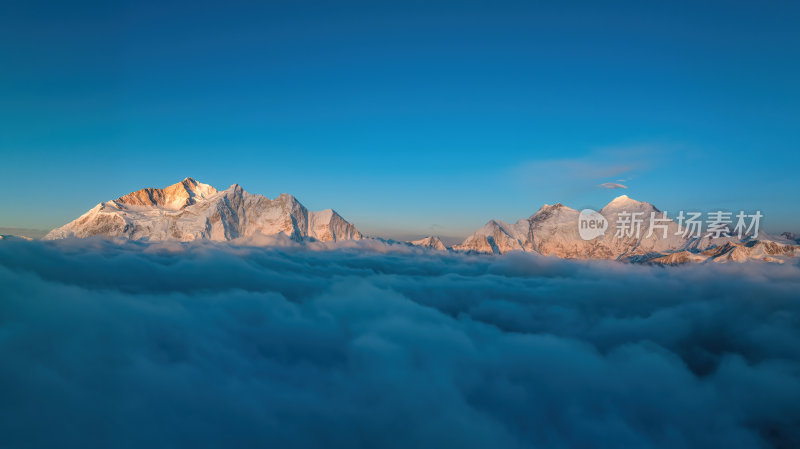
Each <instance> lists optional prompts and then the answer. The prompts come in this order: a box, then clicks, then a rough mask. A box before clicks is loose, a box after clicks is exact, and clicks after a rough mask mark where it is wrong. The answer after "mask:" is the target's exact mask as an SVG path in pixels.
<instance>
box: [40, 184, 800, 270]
mask: <svg viewBox="0 0 800 449" xmlns="http://www.w3.org/2000/svg"><path fill="white" fill-rule="evenodd" d="M627 213H641V215H640V216H641V217H645V219H644V220H643V221H642V223H641V229H640V231H639V233H638V235H627V236H618V235H616V233H615V232H614V228H613V226H612V227H611V228H610V229H608V230H607V231H606V232H605V233H604V234H603V235H599V236H597V237H596V238H592V239H588V240H585V239H584V238H582V237H581V235H580V233H579V229H578V223H579V218H580V215H581V212H579V211H577V210H575V209H572V208H570V207H567V206H565V205H563V204H560V203H559V204H555V205H547V204H546V205H544V206H542V207H541V208H540V209H539V210H538V211H537V212H536V213H534V214H533V215H531V216H530V217H528V218H523V219H520V220H519V221H517V222H516V223H505V222H503V221H499V220H490V221H489V222H488V223H486V225H484V226H483V227H482V228H480V229H478V230H477V231H475V232H474V233H473V234H472V235H470V236H469V237H467V238H466V239H465V240H464V241H463V242H462V243H461V244H458V245H454V246H452V247H448V246H446V245H445V244H444V243H443V242H442V240H441V239H439V238H438V237H436V236H429V237H426V238H424V239H420V240H415V241H411V242H406V243H407V244H409V245H414V246H418V247H422V248H426V249H430V250H437V251H456V252H467V253H482V254H506V253H508V252H512V251H521V252H535V253H540V254H543V255H553V256H557V257H561V258H570V259H610V260H622V261H628V262H640V263H659V264H682V263H687V262H703V261H707V260H713V261H715V262H727V261H739V262H741V261H745V260H754V259H755V260H763V261H768V262H783V261H785V260H786V259H788V258H791V257H794V256H796V255H800V245H798V242H797V240H796V238H792V237H796V236H793V235H791V234H784V235H782V236H772V235H768V234H766V233H764V232H760V233H759V235H758V238H753V237H752V236H746V237H745V238H743V239H739V238H736V237H717V238H712V237H708V236H703V237H699V238H693V237H688V236H684V235H683V234H682V233H681V232H679V229H680V228H679V225H678V223H676V222H675V221H673V220H672V219H665V220H663V221H662V222H660V224H661V226H660V227H658V229H653V231H654V232H650V221H649V219H648V218H649V217H650V216H651V213H652V214H656V215H657V216H659V217H661V211H659V210H658V209H657V208H656V207H655V206H653V205H652V204H650V203H646V202H642V201H637V200H634V199H632V198H629V197H628V196H626V195H622V196H619V197H617V198H615V199H614V200H613V201H611V202H610V203H609V204H607V205H606V206H605V207H603V208H602V209H601V210H600V211H599V212H597V213H595V214H597V216H598V217H602V218H603V219H605V220H606V221H607V223H611V224H613V223H617V221H618V220H619V219H620V216H621V214H627ZM654 228H655V227H654ZM259 235H284V236H287V237H289V238H291V239H294V240H297V241H322V242H336V241H342V240H360V239H363V238H364V236H363V235H362V234H361V232H359V231H358V230H357V229H356V227H355V226H354V225H352V224H351V223H349V222H347V221H346V220H345V219H344V218H342V217H341V216H340V215H339V214H338V213H336V212H335V211H334V210H332V209H326V210H323V211H319V212H311V211H309V210H308V209H306V208H305V206H303V205H302V204H301V203H300V202H299V201H298V200H297V199H296V198H295V197H293V196H291V195H288V194H285V193H283V194H281V195H280V196H278V197H277V198H275V199H269V198H267V197H265V196H263V195H256V194H251V193H248V192H246V191H245V190H243V189H242V188H241V187H240V186H239V185H238V184H234V185H232V186H230V187H229V188H228V189H226V190H221V191H218V190H217V189H215V188H214V187H212V186H210V185H208V184H203V183H200V182H198V181H196V180H194V179H192V178H186V179H184V180H183V181H181V182H179V183H176V184H174V185H171V186H169V187H166V188H163V189H158V188H145V189H141V190H137V191H135V192H132V193H129V194H127V195H124V196H122V197H120V198H117V199H116V200H112V201H106V202H102V203H100V204H98V205H97V206H95V207H93V208H92V209H91V210H89V211H88V212H86V213H85V214H83V215H81V216H80V217H78V218H77V219H76V220H74V221H72V222H70V223H68V224H66V225H64V226H62V227H59V228H56V229H54V230H52V231H50V232H49V233H48V234H47V235H46V236H45V239H47V240H54V239H63V238H85V237H91V236H102V237H111V238H126V239H132V240H144V241H169V240H173V241H183V242H186V241H193V240H213V241H230V240H236V239H241V238H248V237H253V236H259Z"/></svg>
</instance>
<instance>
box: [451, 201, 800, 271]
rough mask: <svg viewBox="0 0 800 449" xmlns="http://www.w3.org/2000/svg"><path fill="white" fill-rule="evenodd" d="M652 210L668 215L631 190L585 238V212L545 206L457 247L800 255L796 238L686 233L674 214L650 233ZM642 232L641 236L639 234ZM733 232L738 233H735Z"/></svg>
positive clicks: (672, 259)
mask: <svg viewBox="0 0 800 449" xmlns="http://www.w3.org/2000/svg"><path fill="white" fill-rule="evenodd" d="M622 213H626V214H630V213H640V214H641V215H638V216H639V217H642V222H641V227H640V229H639V232H638V233H636V234H634V235H630V236H622V237H620V236H617V235H616V232H615V231H616V229H615V224H616V223H617V222H618V221H620V214H622ZM651 213H655V214H656V215H655V217H657V218H662V214H661V211H659V210H658V209H657V208H656V207H654V206H653V205H652V204H650V203H646V202H642V201H636V200H634V199H631V198H629V197H628V196H627V195H622V196H619V197H617V198H615V199H614V200H613V201H611V202H610V203H609V204H607V205H606V206H605V207H604V208H602V209H601V210H600V212H599V215H601V216H602V217H604V218H605V219H606V220H607V222H608V223H609V229H607V230H606V232H605V234H603V235H601V236H598V237H597V238H594V239H590V240H584V239H583V238H581V236H580V233H579V230H578V223H579V216H580V212H579V211H577V210H575V209H572V208H570V207H567V206H564V205H563V204H560V203H559V204H556V205H553V206H551V205H544V206H543V207H542V208H541V209H539V211H537V212H536V213H535V214H533V215H531V216H530V217H529V218H524V219H521V220H519V221H517V222H516V223H513V224H510V223H504V222H502V221H497V220H491V221H490V222H489V223H487V224H486V225H485V226H484V227H482V228H481V229H479V230H477V231H476V232H475V233H473V234H472V235H470V236H469V237H467V239H466V240H464V242H463V243H461V244H460V245H455V246H454V247H453V249H454V250H457V251H469V252H476V253H493V254H505V253H508V252H510V251H523V252H537V253H540V254H543V255H555V256H558V257H561V258H568V259H612V260H624V261H629V262H653V263H661V264H670V265H673V264H680V263H686V262H703V261H706V260H713V261H715V262H728V261H736V262H743V261H746V260H763V261H767V262H779V263H780V262H783V261H785V260H786V259H787V258H790V257H794V256H795V255H800V246H798V245H797V242H796V241H792V240H789V239H788V238H785V237H777V236H772V235H769V234H767V233H765V232H763V231H761V232H759V235H758V238H757V239H754V238H752V236H744V238H742V239H739V238H738V237H733V236H731V237H717V238H714V237H709V236H706V235H704V234H703V235H702V236H701V237H699V238H698V237H693V236H684V233H683V232H680V231H679V229H680V227H679V225H678V223H676V222H675V221H673V220H672V219H669V220H666V221H664V222H660V223H657V224H658V225H661V226H664V227H666V234H665V233H664V230H663V229H661V228H657V229H656V228H654V229H653V232H652V233H651V232H650V225H651V223H650V217H651ZM637 234H638V235H637ZM730 234H731V235H733V233H732V232H731V233H730Z"/></svg>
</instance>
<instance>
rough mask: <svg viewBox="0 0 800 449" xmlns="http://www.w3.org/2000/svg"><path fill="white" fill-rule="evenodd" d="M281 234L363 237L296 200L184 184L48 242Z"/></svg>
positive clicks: (108, 205)
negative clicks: (272, 198)
mask: <svg viewBox="0 0 800 449" xmlns="http://www.w3.org/2000/svg"><path fill="white" fill-rule="evenodd" d="M259 234H263V235H275V234H283V235H286V236H288V237H290V238H292V239H294V240H304V239H312V240H318V241H323V242H328V241H338V240H358V239H361V238H362V235H361V233H360V232H358V230H357V229H356V228H355V226H353V225H352V224H350V223H348V222H347V221H345V220H344V219H343V218H342V217H341V216H340V215H339V214H337V213H336V212H335V211H333V210H332V209H326V210H323V211H319V212H310V211H309V210H308V209H306V208H305V206H303V205H302V204H300V202H299V201H297V199H296V198H295V197H293V196H291V195H288V194H285V193H284V194H281V195H280V196H278V197H277V198H275V199H274V200H271V199H269V198H267V197H265V196H263V195H254V194H252V193H248V192H246V191H245V190H244V189H242V187H241V186H239V185H238V184H234V185H232V186H230V187H228V188H227V189H226V190H221V191H217V189H215V188H214V187H212V186H210V185H208V184H203V183H200V182H197V181H195V180H194V179H192V178H186V179H184V180H183V181H181V182H179V183H177V184H174V185H171V186H169V187H167V188H164V189H155V188H147V189H141V190H138V191H136V192H133V193H129V194H127V195H125V196H122V197H120V198H117V199H116V200H112V201H106V202H103V203H100V204H98V205H97V206H95V207H93V208H92V209H91V210H89V211H88V212H86V213H85V214H83V215H81V216H80V217H78V218H77V219H76V220H75V221H72V222H70V223H68V224H66V225H64V226H62V227H60V228H56V229H53V230H52V231H50V232H49V233H48V234H47V235H46V236H45V239H46V240H53V239H63V238H69V237H79V238H83V237H91V236H103V237H123V238H128V239H132V240H148V241H164V240H177V241H183V242H186V241H192V240H215V241H228V240H234V239H238V238H243V237H252V236H255V235H259Z"/></svg>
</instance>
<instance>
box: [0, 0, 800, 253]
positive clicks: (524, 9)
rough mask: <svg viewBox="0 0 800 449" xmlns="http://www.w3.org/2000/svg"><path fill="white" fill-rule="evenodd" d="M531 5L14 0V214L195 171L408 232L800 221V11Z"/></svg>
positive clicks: (81, 202) (0, 29) (9, 140)
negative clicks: (626, 204)
mask: <svg viewBox="0 0 800 449" xmlns="http://www.w3.org/2000/svg"><path fill="white" fill-rule="evenodd" d="M530 3H531V2H524V3H508V2H451V3H447V2H410V1H403V2H377V1H370V2H302V1H299V2H298V1H287V2H237V1H232V2H224V3H223V2H219V3H212V2H203V1H200V2H198V1H192V2H148V1H136V2H133V1H132V2H117V3H115V2H98V3H94V2H81V1H78V2H71V3H69V4H67V3H66V2H51V3H48V2H36V1H25V2H22V1H19V2H17V1H14V0H12V1H11V2H10V3H9V2H4V4H3V6H2V13H0V60H1V61H3V62H2V65H0V153H2V164H0V191H2V192H3V193H2V194H0V226H18V227H32V228H51V227H54V226H57V225H60V224H63V223H65V222H67V221H69V220H72V219H73V218H75V217H77V216H78V215H80V214H81V213H83V212H84V211H86V210H88V209H89V208H90V207H92V206H93V205H94V204H96V203H98V202H100V201H104V200H108V199H112V198H116V197H118V196H120V195H122V194H125V193H128V192H129V191H132V190H136V189H138V188H141V187H148V186H166V185H169V184H172V183H174V182H177V181H179V180H181V179H183V178H184V177H186V176H192V177H194V178H196V179H198V180H200V181H202V182H206V183H209V184H212V185H215V186H216V187H218V188H224V187H227V186H228V185H230V184H233V183H239V184H241V185H242V186H243V187H244V188H245V189H246V190H248V191H250V192H253V193H261V194H265V195H267V196H269V197H274V196H276V195H278V194H279V193H281V192H288V193H291V194H293V195H295V196H296V197H298V198H299V199H300V201H302V202H303V203H304V204H305V205H306V206H308V207H309V208H310V209H312V210H313V209H323V208H328V207H333V208H334V209H336V210H337V211H339V212H340V213H341V214H342V215H343V216H344V217H345V218H347V219H348V220H350V221H351V222H353V223H354V224H356V226H358V227H359V229H361V230H362V231H363V232H366V233H368V234H373V235H375V234H379V235H387V236H395V237H404V236H406V235H409V236H410V235H424V234H430V233H436V234H442V235H445V236H463V235H465V234H467V233H469V232H471V231H472V230H474V229H476V228H478V227H480V226H482V225H483V224H484V223H485V222H486V221H488V220H489V219H492V218H496V219H502V220H506V221H515V220H517V219H519V218H522V217H527V216H529V215H531V214H532V213H533V212H535V211H536V210H537V209H538V208H539V207H540V206H541V205H542V204H543V203H555V202H562V203H565V204H567V205H569V206H572V207H575V208H582V207H595V208H599V207H602V206H603V205H604V204H605V203H606V202H608V201H609V200H610V199H612V198H613V197H614V196H617V195H619V194H622V193H625V194H628V195H629V196H631V197H634V198H636V199H640V200H646V201H649V202H651V203H653V204H655V205H656V206H658V207H659V208H661V209H666V210H668V211H673V210H675V211H677V210H679V209H685V210H712V209H726V210H736V211H738V210H740V209H745V210H755V209H759V210H761V211H762V212H763V213H764V215H765V218H764V222H763V226H764V227H765V228H766V229H768V230H772V231H783V230H795V231H797V230H800V209H799V208H798V206H797V199H796V198H797V192H798V190H799V188H800V177H798V176H797V166H798V162H800V160H799V159H800V158H799V157H798V155H797V154H798V151H797V150H798V146H800V132H798V131H799V130H800V83H799V82H798V80H800V31H798V27H797V23H800V4H798V3H797V2H768V3H766V2H765V3H764V4H760V3H759V2H731V1H725V2H723V1H719V2H641V1H636V2H602V5H601V4H600V3H601V2H586V3H580V2H571V3H570V4H569V5H566V4H559V5H535V4H530ZM560 3H561V2H560ZM605 182H616V183H620V184H623V185H626V186H627V187H628V188H627V189H624V190H623V189H614V190H608V189H603V188H600V187H598V185H599V184H601V183H605Z"/></svg>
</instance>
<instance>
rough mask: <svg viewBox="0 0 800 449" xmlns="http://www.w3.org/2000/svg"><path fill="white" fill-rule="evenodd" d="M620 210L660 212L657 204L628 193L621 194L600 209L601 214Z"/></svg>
mask: <svg viewBox="0 0 800 449" xmlns="http://www.w3.org/2000/svg"><path fill="white" fill-rule="evenodd" d="M620 210H624V211H626V212H641V211H655V212H658V209H656V207H655V206H653V205H652V204H650V203H646V202H644V201H637V200H635V199H633V198H631V197H629V196H628V195H620V196H618V197H616V198H614V199H613V200H611V202H610V203H608V204H606V205H605V207H603V208H602V209H600V213H601V214H606V213H614V212H618V211H620Z"/></svg>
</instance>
